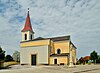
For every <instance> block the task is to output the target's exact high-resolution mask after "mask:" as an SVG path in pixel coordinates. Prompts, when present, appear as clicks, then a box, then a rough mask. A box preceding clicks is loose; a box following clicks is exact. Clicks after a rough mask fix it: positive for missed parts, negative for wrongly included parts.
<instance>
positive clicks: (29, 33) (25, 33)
mask: <svg viewBox="0 0 100 73" xmlns="http://www.w3.org/2000/svg"><path fill="white" fill-rule="evenodd" d="M21 32H22V41H29V40H33V39H34V32H33V29H32V26H31V20H30V15H29V8H28V13H27V17H26V22H25V26H24V28H23V30H22V31H21Z"/></svg>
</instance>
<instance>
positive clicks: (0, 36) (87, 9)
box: [0, 0, 100, 58]
mask: <svg viewBox="0 0 100 73" xmlns="http://www.w3.org/2000/svg"><path fill="white" fill-rule="evenodd" d="M28 8H30V18H31V24H32V28H33V31H34V32H35V38H36V37H56V36H67V35H70V36H71V41H72V42H73V43H74V44H75V46H76V47H77V58H80V57H81V56H82V57H84V56H87V55H90V53H91V52H92V51H93V50H96V51H97V53H98V54H99V55H100V0H0V45H1V47H2V48H3V49H4V50H5V51H6V54H11V55H12V54H13V52H14V51H16V50H18V51H20V42H21V30H22V28H23V27H24V24H25V19H26V15H27V11H28Z"/></svg>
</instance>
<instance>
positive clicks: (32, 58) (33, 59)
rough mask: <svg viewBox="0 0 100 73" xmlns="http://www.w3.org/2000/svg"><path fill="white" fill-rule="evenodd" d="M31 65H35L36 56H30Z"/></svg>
mask: <svg viewBox="0 0 100 73" xmlns="http://www.w3.org/2000/svg"><path fill="white" fill-rule="evenodd" d="M31 65H36V55H31Z"/></svg>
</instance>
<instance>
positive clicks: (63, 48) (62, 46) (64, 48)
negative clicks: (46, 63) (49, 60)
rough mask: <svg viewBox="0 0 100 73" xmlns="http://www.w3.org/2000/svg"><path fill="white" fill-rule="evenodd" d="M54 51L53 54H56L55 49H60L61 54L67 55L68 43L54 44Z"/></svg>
mask: <svg viewBox="0 0 100 73" xmlns="http://www.w3.org/2000/svg"><path fill="white" fill-rule="evenodd" d="M53 47H54V50H53V53H57V49H58V48H59V49H61V53H69V42H68V41H61V42H54V45H53Z"/></svg>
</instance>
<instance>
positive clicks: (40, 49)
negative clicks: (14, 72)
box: [20, 11, 76, 65]
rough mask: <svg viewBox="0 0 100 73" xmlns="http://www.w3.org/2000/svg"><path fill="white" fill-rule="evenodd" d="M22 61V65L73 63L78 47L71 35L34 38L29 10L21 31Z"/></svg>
mask: <svg viewBox="0 0 100 73" xmlns="http://www.w3.org/2000/svg"><path fill="white" fill-rule="evenodd" d="M21 33H22V40H21V42H20V47H21V53H20V63H21V64H22V65H71V64H72V65H73V64H76V47H75V45H74V44H73V43H72V41H71V37H70V35H68V36H58V37H50V38H43V37H37V38H34V34H35V32H34V31H33V28H32V25H31V20H30V14H29V11H28V13H27V17H26V22H25V26H24V28H23V29H22V31H21Z"/></svg>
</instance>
